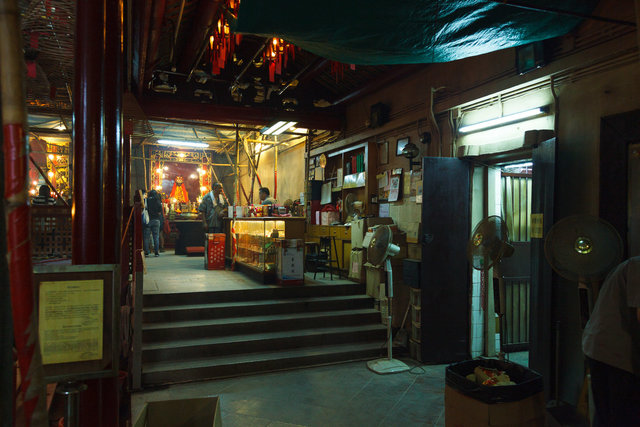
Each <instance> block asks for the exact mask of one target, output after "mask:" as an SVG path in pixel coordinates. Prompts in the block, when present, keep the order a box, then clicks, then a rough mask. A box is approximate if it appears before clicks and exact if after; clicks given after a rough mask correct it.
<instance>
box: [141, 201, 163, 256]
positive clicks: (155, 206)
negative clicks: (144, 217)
mask: <svg viewBox="0 0 640 427" xmlns="http://www.w3.org/2000/svg"><path fill="white" fill-rule="evenodd" d="M147 211H148V212H149V224H148V226H147V227H145V228H144V233H145V236H144V254H145V255H149V234H151V235H152V236H153V249H154V253H155V256H160V253H159V251H160V236H159V233H160V224H162V220H163V215H162V202H161V201H160V196H159V195H158V192H157V191H156V190H151V191H149V194H148V196H147Z"/></svg>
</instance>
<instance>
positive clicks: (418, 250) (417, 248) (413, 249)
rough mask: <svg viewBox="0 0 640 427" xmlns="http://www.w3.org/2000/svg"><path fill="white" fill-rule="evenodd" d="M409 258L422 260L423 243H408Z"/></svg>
mask: <svg viewBox="0 0 640 427" xmlns="http://www.w3.org/2000/svg"><path fill="white" fill-rule="evenodd" d="M407 258H410V259H417V260H422V245H416V244H412V243H409V244H408V245H407Z"/></svg>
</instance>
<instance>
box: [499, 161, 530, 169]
mask: <svg viewBox="0 0 640 427" xmlns="http://www.w3.org/2000/svg"><path fill="white" fill-rule="evenodd" d="M531 166H533V162H525V163H518V164H515V165H506V166H503V167H502V169H523V168H530V167H531Z"/></svg>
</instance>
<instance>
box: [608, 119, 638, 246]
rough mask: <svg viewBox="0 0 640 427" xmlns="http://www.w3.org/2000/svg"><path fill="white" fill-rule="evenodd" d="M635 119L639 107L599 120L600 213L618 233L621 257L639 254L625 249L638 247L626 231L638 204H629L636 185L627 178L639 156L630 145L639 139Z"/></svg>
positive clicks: (631, 226)
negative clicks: (620, 239)
mask: <svg viewBox="0 0 640 427" xmlns="http://www.w3.org/2000/svg"><path fill="white" fill-rule="evenodd" d="M638 123H640V110H635V111H630V112H627V113H622V114H616V115H613V116H607V117H603V118H602V120H601V122H600V217H601V218H603V219H605V220H607V221H609V222H610V223H611V224H613V226H614V227H615V228H616V230H618V233H620V237H622V240H623V242H624V247H625V258H627V257H628V256H630V255H640V254H638V253H627V252H629V250H630V249H631V251H637V248H638V242H637V241H636V240H635V239H636V237H635V235H633V234H630V233H629V232H630V231H631V230H634V229H636V228H637V226H638V224H637V223H638V209H639V208H640V206H634V205H633V204H634V203H635V201H636V200H637V199H638V197H637V194H636V193H637V192H638V191H640V188H638V186H637V185H634V181H632V180H630V179H629V178H630V173H631V174H632V175H633V173H634V172H635V169H636V168H635V164H636V163H637V160H638V159H637V157H638V156H640V153H638V152H636V151H634V150H633V149H630V148H632V145H633V144H638V143H640V126H638ZM632 236H633V237H632ZM630 239H631V240H632V241H630Z"/></svg>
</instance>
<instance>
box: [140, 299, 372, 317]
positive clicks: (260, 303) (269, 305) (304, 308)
mask: <svg viewBox="0 0 640 427" xmlns="http://www.w3.org/2000/svg"><path fill="white" fill-rule="evenodd" d="M372 307H373V299H372V298H370V297H369V296H367V295H338V296H327V297H315V298H314V297H302V298H283V299H266V300H255V301H237V302H221V303H209V304H182V305H170V306H158V307H149V308H145V309H144V311H143V322H145V323H153V322H172V321H187V320H204V319H220V318H223V317H241V316H259V315H267V314H284V313H304V312H312V311H326V310H347V309H357V308H372Z"/></svg>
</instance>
